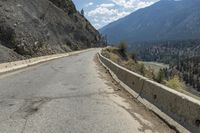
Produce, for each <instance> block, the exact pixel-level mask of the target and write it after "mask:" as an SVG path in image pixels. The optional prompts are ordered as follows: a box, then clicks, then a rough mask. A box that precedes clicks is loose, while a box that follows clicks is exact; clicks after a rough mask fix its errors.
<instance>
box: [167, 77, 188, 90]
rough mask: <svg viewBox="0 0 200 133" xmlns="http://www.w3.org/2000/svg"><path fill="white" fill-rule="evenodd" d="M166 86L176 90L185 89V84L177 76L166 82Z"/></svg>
mask: <svg viewBox="0 0 200 133" xmlns="http://www.w3.org/2000/svg"><path fill="white" fill-rule="evenodd" d="M166 86H168V87H170V88H172V89H176V90H180V89H184V88H185V84H184V83H183V82H182V81H181V80H180V78H179V77H178V76H177V75H175V76H174V77H172V78H171V79H170V80H169V81H167V82H166Z"/></svg>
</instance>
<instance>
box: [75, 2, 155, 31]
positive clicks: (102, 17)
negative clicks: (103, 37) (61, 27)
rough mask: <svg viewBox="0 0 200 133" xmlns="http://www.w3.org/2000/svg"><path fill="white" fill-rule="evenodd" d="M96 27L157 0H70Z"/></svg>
mask: <svg viewBox="0 0 200 133" xmlns="http://www.w3.org/2000/svg"><path fill="white" fill-rule="evenodd" d="M72 1H73V2H74V3H75V5H76V8H77V10H79V11H80V10H81V9H84V11H85V16H86V17H87V19H88V20H89V21H90V22H91V23H92V24H93V26H94V27H96V28H97V29H99V28H101V27H103V26H105V25H107V24H109V23H110V22H113V21H116V20H117V19H119V18H122V17H124V16H126V15H128V14H130V13H131V12H134V11H136V10H137V9H140V8H144V7H147V6H149V5H151V4H153V3H155V2H157V1H158V0H72Z"/></svg>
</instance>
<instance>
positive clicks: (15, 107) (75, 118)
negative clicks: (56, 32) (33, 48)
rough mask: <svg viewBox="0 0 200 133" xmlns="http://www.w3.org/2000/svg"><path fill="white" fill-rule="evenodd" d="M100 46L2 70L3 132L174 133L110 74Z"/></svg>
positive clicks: (0, 125) (0, 130)
mask: <svg viewBox="0 0 200 133" xmlns="http://www.w3.org/2000/svg"><path fill="white" fill-rule="evenodd" d="M97 51H98V49H95V50H91V51H88V52H85V53H81V54H78V55H74V56H70V57H65V58H61V59H57V60H53V61H49V62H46V63H42V64H39V65H36V66H33V67H29V68H25V69H23V70H18V71H15V72H10V73H6V74H2V75H0V133H173V132H174V131H173V130H172V129H170V128H169V127H168V126H167V125H166V124H165V123H164V122H163V121H161V120H160V119H159V118H158V117H157V116H156V115H154V114H153V113H152V112H151V111H149V110H148V109H146V108H145V107H144V106H143V105H142V104H140V103H139V102H137V100H135V99H134V98H133V97H131V96H130V95H129V94H128V93H127V92H125V91H124V90H123V89H122V88H120V86H118V85H117V83H115V82H114V81H113V80H112V79H111V77H110V76H109V74H108V73H107V71H106V70H105V69H104V68H103V67H102V66H101V65H100V64H99V62H98V61H97V58H96V53H97Z"/></svg>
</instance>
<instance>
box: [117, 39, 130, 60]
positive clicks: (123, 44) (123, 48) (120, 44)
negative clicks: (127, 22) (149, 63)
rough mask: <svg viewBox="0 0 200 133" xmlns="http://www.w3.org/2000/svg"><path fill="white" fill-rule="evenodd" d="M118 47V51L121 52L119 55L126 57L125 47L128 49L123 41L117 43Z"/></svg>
mask: <svg viewBox="0 0 200 133" xmlns="http://www.w3.org/2000/svg"><path fill="white" fill-rule="evenodd" d="M118 49H119V52H120V53H121V55H122V56H123V57H124V58H126V56H127V55H126V53H127V49H128V46H127V44H126V43H125V42H120V43H119V45H118Z"/></svg>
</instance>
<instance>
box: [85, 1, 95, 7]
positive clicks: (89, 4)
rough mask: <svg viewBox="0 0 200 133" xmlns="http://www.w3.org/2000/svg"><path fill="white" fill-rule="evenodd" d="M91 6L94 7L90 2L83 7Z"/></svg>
mask: <svg viewBox="0 0 200 133" xmlns="http://www.w3.org/2000/svg"><path fill="white" fill-rule="evenodd" d="M92 5H94V3H93V2H90V3H88V4H86V5H85V6H86V7H88V6H92Z"/></svg>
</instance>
